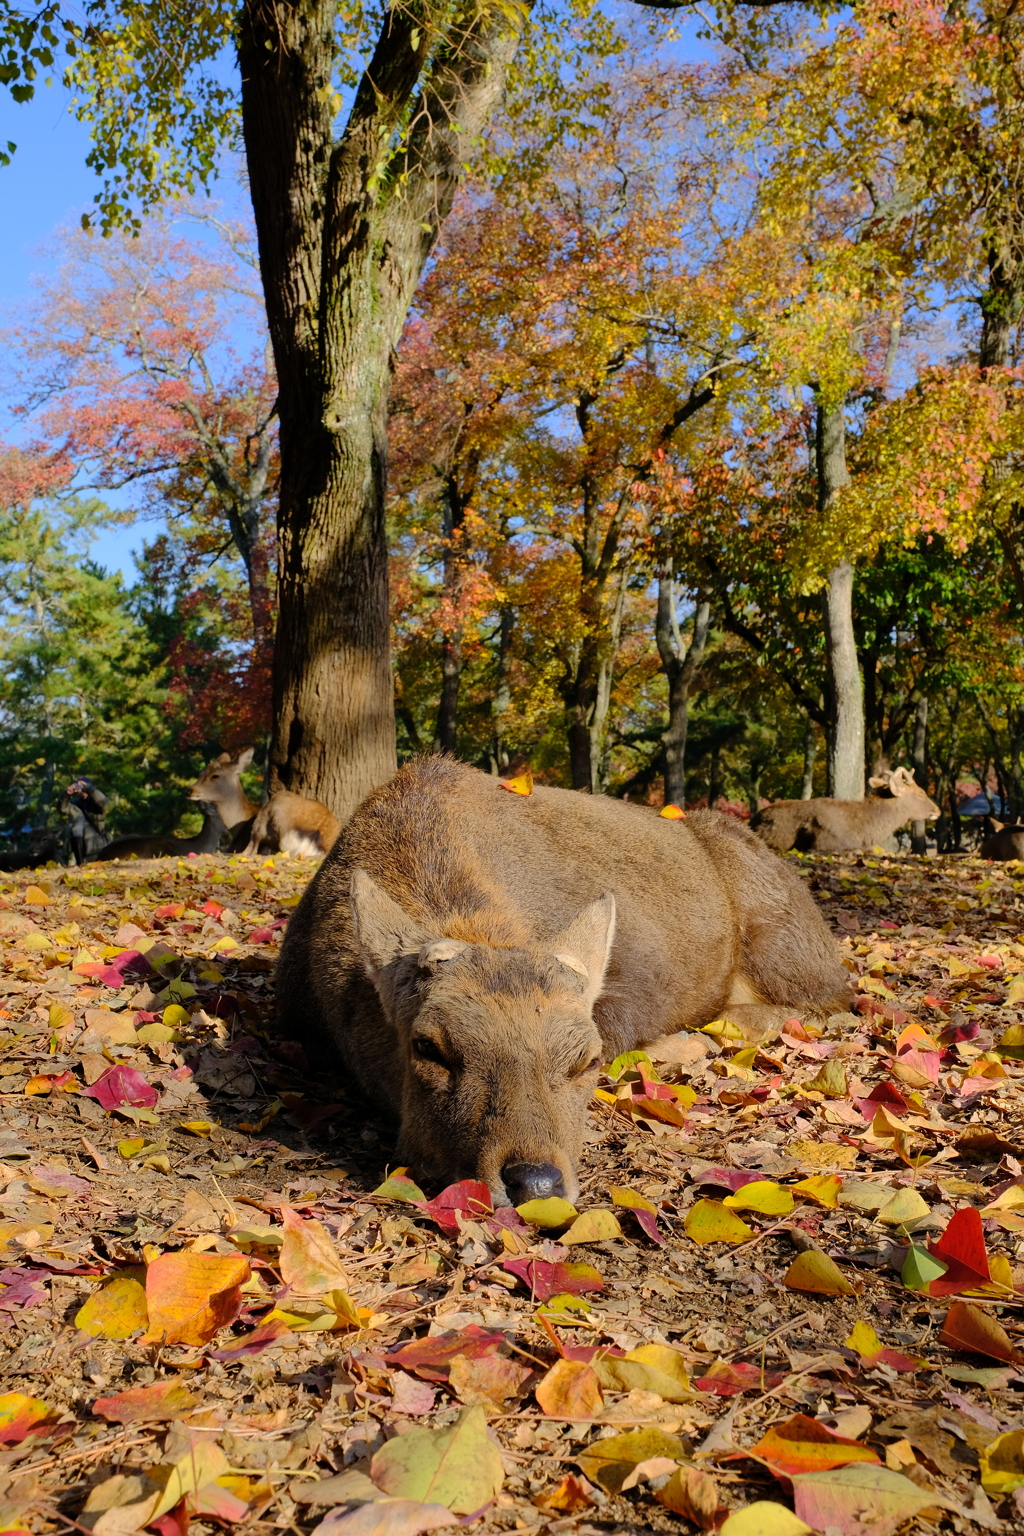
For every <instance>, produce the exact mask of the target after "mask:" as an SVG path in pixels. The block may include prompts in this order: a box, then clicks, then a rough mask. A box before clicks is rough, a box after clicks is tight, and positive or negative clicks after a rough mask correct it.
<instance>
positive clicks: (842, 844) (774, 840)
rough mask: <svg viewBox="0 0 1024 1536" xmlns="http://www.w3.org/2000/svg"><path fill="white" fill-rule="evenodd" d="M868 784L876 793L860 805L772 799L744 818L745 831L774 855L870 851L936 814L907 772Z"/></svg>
mask: <svg viewBox="0 0 1024 1536" xmlns="http://www.w3.org/2000/svg"><path fill="white" fill-rule="evenodd" d="M868 783H869V784H870V785H871V787H872V789H877V790H878V791H879V793H878V794H877V795H871V796H869V797H868V799H866V800H825V799H821V800H776V801H775V802H774V804H772V805H767V806H765V808H764V810H763V811H758V812H757V813H756V815H754V816H752V817H751V818H750V826H751V830H752V831H754V832H756V833H757V835H758V837H759V838H761V839H762V841H763V842H766V843H767V844H768V846H769V848H774V849H775V850H776V851H777V852H778V853H785V852H786V851H787V850H788V849H790V848H796V849H797V850H798V852H800V853H811V852H813V853H847V852H851V851H853V850H855V849H857V848H873V847H874V846H875V844H876V843H880V842H882V841H883V839H885V838H887V837H891V836H892V834H893V833H894V832H895V831H896V828H897V827H902V826H903V825H904V824H905V823H906V822H908V821H931V820H933V819H934V817H936V816H939V815H941V811H940V809H939V807H938V806H937V805H936V804H935V801H934V800H932V799H930V798H929V796H928V795H926V794H925V792H924V790H923V789H921V787H920V786H919V785H918V784H916V783H915V782H914V777H913V774H912V773H911V772H910V770H909V768H894V769H893V770H892V771H891V772H890V773H887V774H884V775H883V776H882V777H880V778H876V779H869V780H868Z"/></svg>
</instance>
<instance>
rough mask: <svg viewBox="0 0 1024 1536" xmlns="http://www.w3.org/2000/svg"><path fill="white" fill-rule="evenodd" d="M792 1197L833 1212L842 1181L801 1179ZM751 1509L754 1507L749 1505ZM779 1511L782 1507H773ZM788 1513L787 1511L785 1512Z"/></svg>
mask: <svg viewBox="0 0 1024 1536" xmlns="http://www.w3.org/2000/svg"><path fill="white" fill-rule="evenodd" d="M790 1187H791V1189H792V1191H793V1194H794V1195H799V1196H801V1197H802V1198H803V1199H805V1200H813V1201H815V1203H816V1204H817V1205H823V1206H825V1207H826V1208H827V1209H828V1210H830V1211H834V1210H835V1209H836V1208H837V1207H838V1205H839V1194H840V1191H841V1190H842V1187H843V1181H842V1179H841V1178H840V1177H839V1175H838V1174H837V1173H816V1174H812V1176H811V1177H810V1178H809V1179H801V1180H800V1182H799V1183H798V1184H793V1185H791V1186H790ZM750 1507H751V1508H753V1507H754V1506H753V1505H751V1506H750ZM774 1507H775V1508H777V1509H781V1508H782V1505H781V1504H779V1505H775V1506H774ZM787 1513H788V1511H787Z"/></svg>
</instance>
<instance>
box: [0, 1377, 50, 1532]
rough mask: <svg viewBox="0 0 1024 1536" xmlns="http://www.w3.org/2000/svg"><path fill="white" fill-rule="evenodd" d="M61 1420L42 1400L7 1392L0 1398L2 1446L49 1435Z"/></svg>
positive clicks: (0, 1436)
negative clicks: (27, 1438)
mask: <svg viewBox="0 0 1024 1536" xmlns="http://www.w3.org/2000/svg"><path fill="white" fill-rule="evenodd" d="M59 1418H60V1411H59V1410H58V1409H56V1408H51V1407H50V1405H49V1403H44V1402H43V1401H42V1399H41V1398H38V1397H26V1396H25V1394H24V1392H5V1393H4V1395H3V1396H2V1397H0V1445H20V1444H21V1442H22V1441H23V1440H24V1439H25V1438H26V1436H27V1435H48V1434H49V1433H50V1431H51V1429H52V1428H53V1427H54V1425H55V1424H56V1422H57V1420H58V1419H59ZM4 1536H6V1532H5V1533H4Z"/></svg>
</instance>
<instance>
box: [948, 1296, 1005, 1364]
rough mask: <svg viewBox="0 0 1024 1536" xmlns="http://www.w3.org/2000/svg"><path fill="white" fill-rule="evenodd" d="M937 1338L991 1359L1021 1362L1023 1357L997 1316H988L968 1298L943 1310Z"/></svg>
mask: <svg viewBox="0 0 1024 1536" xmlns="http://www.w3.org/2000/svg"><path fill="white" fill-rule="evenodd" d="M939 1338H940V1339H941V1340H942V1342H943V1344H948V1345H950V1347H951V1348H952V1349H966V1350H969V1351H970V1352H971V1353H972V1354H975V1355H987V1356H988V1357H989V1359H991V1360H1005V1361H1006V1363H1007V1364H1008V1365H1020V1364H1021V1363H1022V1359H1024V1357H1022V1356H1021V1354H1020V1352H1019V1351H1018V1350H1016V1349H1015V1348H1014V1346H1013V1344H1012V1343H1011V1342H1010V1336H1009V1334H1008V1333H1007V1332H1006V1329H1005V1328H1004V1327H1003V1325H1002V1323H1000V1322H999V1321H998V1319H997V1318H995V1317H991V1316H989V1314H988V1313H987V1312H983V1311H982V1310H981V1308H980V1307H974V1306H972V1305H971V1303H970V1302H969V1301H954V1303H953V1305H952V1306H951V1307H950V1309H949V1311H948V1312H947V1313H946V1317H945V1321H944V1322H943V1324H942V1332H941V1333H940V1334H939Z"/></svg>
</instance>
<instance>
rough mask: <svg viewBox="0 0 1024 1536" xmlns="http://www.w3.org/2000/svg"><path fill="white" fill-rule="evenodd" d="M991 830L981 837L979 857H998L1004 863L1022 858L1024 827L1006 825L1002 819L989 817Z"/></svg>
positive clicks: (1023, 855)
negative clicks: (997, 819)
mask: <svg viewBox="0 0 1024 1536" xmlns="http://www.w3.org/2000/svg"><path fill="white" fill-rule="evenodd" d="M989 823H990V825H991V827H992V831H991V832H990V833H989V835H988V837H983V838H982V840H981V844H980V846H979V848H978V857H979V859H998V860H1000V861H1001V862H1002V863H1006V862H1008V861H1009V860H1011V859H1024V827H1021V826H1017V825H1014V826H1012V827H1010V826H1007V825H1006V823H1005V822H1003V821H996V819H995V817H994V816H990V817H989Z"/></svg>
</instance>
